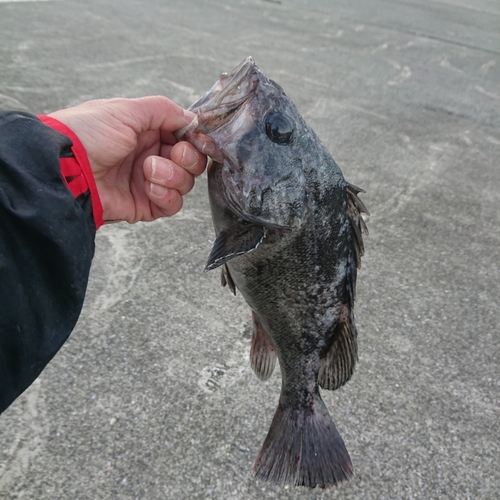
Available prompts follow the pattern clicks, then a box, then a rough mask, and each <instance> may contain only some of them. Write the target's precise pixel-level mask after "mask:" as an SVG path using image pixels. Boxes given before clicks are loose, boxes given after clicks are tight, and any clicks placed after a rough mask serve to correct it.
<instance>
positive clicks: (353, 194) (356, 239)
mask: <svg viewBox="0 0 500 500" xmlns="http://www.w3.org/2000/svg"><path fill="white" fill-rule="evenodd" d="M346 192H347V215H348V216H349V220H350V222H351V228H352V233H353V243H354V249H355V251H356V266H357V268H358V269H361V257H362V256H363V255H364V253H365V247H364V244H363V234H366V235H368V228H367V227H366V224H365V221H364V220H363V217H362V216H361V214H362V213H365V214H366V215H370V214H369V212H368V209H367V208H366V207H365V205H364V203H363V202H362V201H361V200H360V199H359V198H358V193H364V191H363V190H362V189H361V188H359V187H357V186H355V185H354V184H349V183H348V182H347V183H346Z"/></svg>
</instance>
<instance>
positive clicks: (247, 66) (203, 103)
mask: <svg viewBox="0 0 500 500" xmlns="http://www.w3.org/2000/svg"><path fill="white" fill-rule="evenodd" d="M255 69H257V66H256V64H255V61H254V59H253V57H251V56H248V57H247V58H246V59H244V60H243V61H242V62H241V63H240V64H239V65H238V66H237V67H236V68H234V69H233V70H232V71H231V72H230V73H222V74H221V75H220V77H219V80H218V81H217V82H216V83H215V84H214V85H213V86H212V88H211V89H210V90H209V91H208V92H207V93H206V94H205V95H204V96H202V97H201V98H200V99H198V100H197V101H196V102H195V103H193V104H192V105H191V106H190V107H189V110H190V111H193V112H194V113H196V112H197V111H199V110H201V108H203V111H204V112H209V111H213V110H215V109H217V108H220V107H221V106H224V107H233V106H239V105H241V104H242V103H243V102H244V101H246V100H247V99H248V97H249V96H250V95H251V94H252V92H253V89H254V86H253V85H251V86H250V88H248V89H246V90H245V91H244V92H243V95H238V92H237V91H238V90H240V89H239V87H240V85H241V83H242V82H244V81H246V80H248V79H249V77H250V74H251V72H252V71H253V70H255ZM235 91H236V94H237V97H236V99H234V100H227V101H226V102H224V100H225V99H226V97H227V96H229V95H230V94H232V93H234V92H235Z"/></svg>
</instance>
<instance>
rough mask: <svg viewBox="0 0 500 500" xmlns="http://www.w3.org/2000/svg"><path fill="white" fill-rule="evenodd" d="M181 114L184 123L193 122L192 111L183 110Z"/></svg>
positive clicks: (193, 114)
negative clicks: (182, 114)
mask: <svg viewBox="0 0 500 500" xmlns="http://www.w3.org/2000/svg"><path fill="white" fill-rule="evenodd" d="M183 112H184V119H185V120H186V122H187V123H191V122H192V121H193V120H194V117H195V116H196V114H195V113H193V112H192V111H188V110H187V109H183Z"/></svg>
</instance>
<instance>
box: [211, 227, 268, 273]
mask: <svg viewBox="0 0 500 500" xmlns="http://www.w3.org/2000/svg"><path fill="white" fill-rule="evenodd" d="M265 237H266V229H265V228H264V227H262V226H256V225H254V224H245V225H242V226H241V228H239V230H238V231H234V230H231V229H224V230H222V231H221V232H220V233H219V235H218V236H217V238H216V239H215V242H214V246H213V247H212V251H211V252H210V256H209V257H208V261H207V265H206V267H205V271H211V270H212V269H215V268H217V267H219V266H222V264H225V263H226V262H227V261H228V260H231V259H232V258H234V257H237V256H238V255H243V254H245V253H248V252H251V251H252V250H255V249H256V248H257V247H258V246H259V244H260V243H261V242H262V240H263V239H264V238H265Z"/></svg>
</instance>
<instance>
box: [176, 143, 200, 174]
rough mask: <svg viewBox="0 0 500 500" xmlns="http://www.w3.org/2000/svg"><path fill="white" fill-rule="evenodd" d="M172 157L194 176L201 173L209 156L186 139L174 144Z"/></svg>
mask: <svg viewBox="0 0 500 500" xmlns="http://www.w3.org/2000/svg"><path fill="white" fill-rule="evenodd" d="M170 158H171V159H172V161H174V162H175V163H177V165H180V166H181V167H183V168H184V169H186V170H187V171H188V172H189V173H190V174H192V175H194V176H198V175H201V174H202V173H203V172H204V171H205V167H206V165H207V157H206V156H205V155H204V154H201V153H200V152H199V151H198V150H197V149H196V148H195V147H194V146H192V145H191V144H189V142H185V141H181V142H178V143H177V144H175V145H174V146H172V149H171V151H170Z"/></svg>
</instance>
